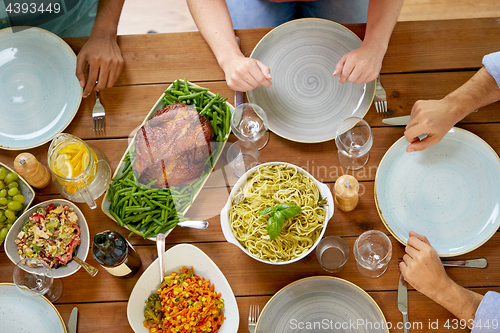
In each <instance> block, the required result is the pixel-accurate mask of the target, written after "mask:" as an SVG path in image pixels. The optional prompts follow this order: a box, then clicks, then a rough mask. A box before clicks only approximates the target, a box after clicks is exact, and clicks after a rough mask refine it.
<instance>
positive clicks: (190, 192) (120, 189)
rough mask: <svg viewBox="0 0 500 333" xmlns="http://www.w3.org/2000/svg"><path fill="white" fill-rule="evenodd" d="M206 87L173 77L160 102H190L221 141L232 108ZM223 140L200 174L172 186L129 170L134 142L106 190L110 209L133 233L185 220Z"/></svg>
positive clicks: (162, 228)
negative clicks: (157, 185)
mask: <svg viewBox="0 0 500 333" xmlns="http://www.w3.org/2000/svg"><path fill="white" fill-rule="evenodd" d="M208 91H209V89H208V88H202V87H197V86H193V85H190V84H189V83H188V82H187V80H186V79H184V80H176V81H174V82H173V83H172V86H171V87H169V88H168V89H167V90H165V96H164V97H163V99H162V101H163V106H162V107H165V106H166V105H170V104H174V103H176V102H183V103H186V104H188V105H192V106H193V107H194V108H196V110H197V111H198V112H199V113H200V114H201V115H204V116H205V117H206V118H207V119H208V120H209V122H210V124H211V125H212V128H213V130H214V137H215V142H221V143H223V142H224V141H225V140H227V138H228V136H229V131H230V120H231V110H230V108H229V106H228V104H227V103H226V100H227V98H221V97H220V96H219V94H216V95H215V96H213V95H211V94H209V93H208ZM223 146H224V145H223V144H219V145H215V149H212V153H211V155H210V157H209V158H208V159H207V161H206V162H205V168H204V171H203V173H202V174H201V176H200V177H199V178H198V179H196V180H195V181H193V182H191V183H189V184H183V185H177V186H171V187H168V188H162V189H158V188H151V186H152V185H153V183H150V184H140V183H139V182H138V181H137V179H136V176H135V175H134V172H133V170H132V165H133V164H134V163H133V162H134V161H133V156H135V154H134V151H135V147H134V145H132V146H131V148H130V151H129V152H127V154H126V155H125V157H124V160H123V167H122V168H121V169H122V170H123V171H122V173H121V174H119V175H118V176H117V177H115V178H113V179H112V180H111V181H112V182H111V184H110V186H109V190H108V200H109V202H110V207H109V213H110V214H111V216H112V217H113V218H114V219H115V220H116V222H117V223H118V224H119V225H120V226H122V227H126V228H128V229H129V230H130V231H131V233H130V235H129V237H130V236H132V234H137V235H140V236H142V237H144V238H150V237H153V236H156V235H157V234H159V233H165V232H167V231H168V230H170V229H172V228H173V227H175V226H176V225H177V223H178V222H179V221H183V220H186V218H185V217H184V216H183V212H185V211H186V209H187V208H188V207H190V206H191V205H192V203H193V199H194V196H195V195H196V193H198V191H199V189H200V187H201V186H202V184H203V182H204V180H205V179H206V178H207V177H208V175H209V174H210V171H211V169H212V168H213V166H214V164H215V161H216V160H217V157H218V156H219V155H220V153H221V152H222V148H223Z"/></svg>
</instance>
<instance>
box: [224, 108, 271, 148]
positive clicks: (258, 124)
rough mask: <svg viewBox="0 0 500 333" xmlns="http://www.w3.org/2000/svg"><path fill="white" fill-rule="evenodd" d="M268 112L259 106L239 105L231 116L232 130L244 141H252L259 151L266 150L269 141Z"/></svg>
mask: <svg viewBox="0 0 500 333" xmlns="http://www.w3.org/2000/svg"><path fill="white" fill-rule="evenodd" d="M268 127H269V123H268V121H267V115H266V112H265V111H264V110H263V109H262V108H261V107H260V106H258V105H257V104H252V103H243V104H240V105H238V106H237V107H236V108H235V109H234V111H233V113H232V115H231V130H232V132H233V133H234V135H236V137H237V138H238V139H240V140H242V141H250V142H253V143H254V144H255V146H256V147H257V149H258V150H260V149H262V148H264V146H265V145H266V144H267V141H269V132H267V129H268Z"/></svg>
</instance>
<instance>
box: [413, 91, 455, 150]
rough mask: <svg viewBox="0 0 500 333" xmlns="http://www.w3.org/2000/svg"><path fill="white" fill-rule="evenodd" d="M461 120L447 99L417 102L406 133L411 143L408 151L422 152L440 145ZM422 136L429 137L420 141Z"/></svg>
mask: <svg viewBox="0 0 500 333" xmlns="http://www.w3.org/2000/svg"><path fill="white" fill-rule="evenodd" d="M459 120H460V117H459V116H458V115H456V113H455V112H454V111H453V107H452V105H451V104H450V103H448V102H447V100H446V99H441V100H427V101H417V102H416V103H415V104H414V105H413V108H412V109H411V119H410V122H409V123H408V125H407V126H406V131H405V133H404V134H405V137H406V140H408V142H410V143H411V144H410V145H409V146H408V147H407V148H406V151H407V152H409V153H411V152H413V151H421V150H424V149H426V148H428V147H430V146H432V145H434V144H436V143H438V142H439V141H441V139H442V138H443V137H444V136H445V135H446V133H448V131H449V130H450V129H451V128H452V127H453V125H455V124H456V123H457V122H458V121H459ZM422 134H427V137H426V138H425V139H423V140H422V141H420V139H419V138H418V136H419V135H422Z"/></svg>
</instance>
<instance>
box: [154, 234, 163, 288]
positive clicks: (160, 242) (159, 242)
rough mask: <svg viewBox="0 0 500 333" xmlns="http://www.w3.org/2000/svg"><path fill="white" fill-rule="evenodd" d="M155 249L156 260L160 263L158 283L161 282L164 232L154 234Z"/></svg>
mask: <svg viewBox="0 0 500 333" xmlns="http://www.w3.org/2000/svg"><path fill="white" fill-rule="evenodd" d="M156 250H157V251H158V262H159V263H160V284H161V283H162V282H163V272H164V270H163V253H165V234H162V233H159V234H158V235H156Z"/></svg>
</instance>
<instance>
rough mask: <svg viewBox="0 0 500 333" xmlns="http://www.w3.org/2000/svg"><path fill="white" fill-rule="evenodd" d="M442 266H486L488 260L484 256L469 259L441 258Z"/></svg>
mask: <svg viewBox="0 0 500 333" xmlns="http://www.w3.org/2000/svg"><path fill="white" fill-rule="evenodd" d="M443 266H447V267H474V268H486V266H488V262H487V261H486V259H484V258H480V259H470V260H443Z"/></svg>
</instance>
